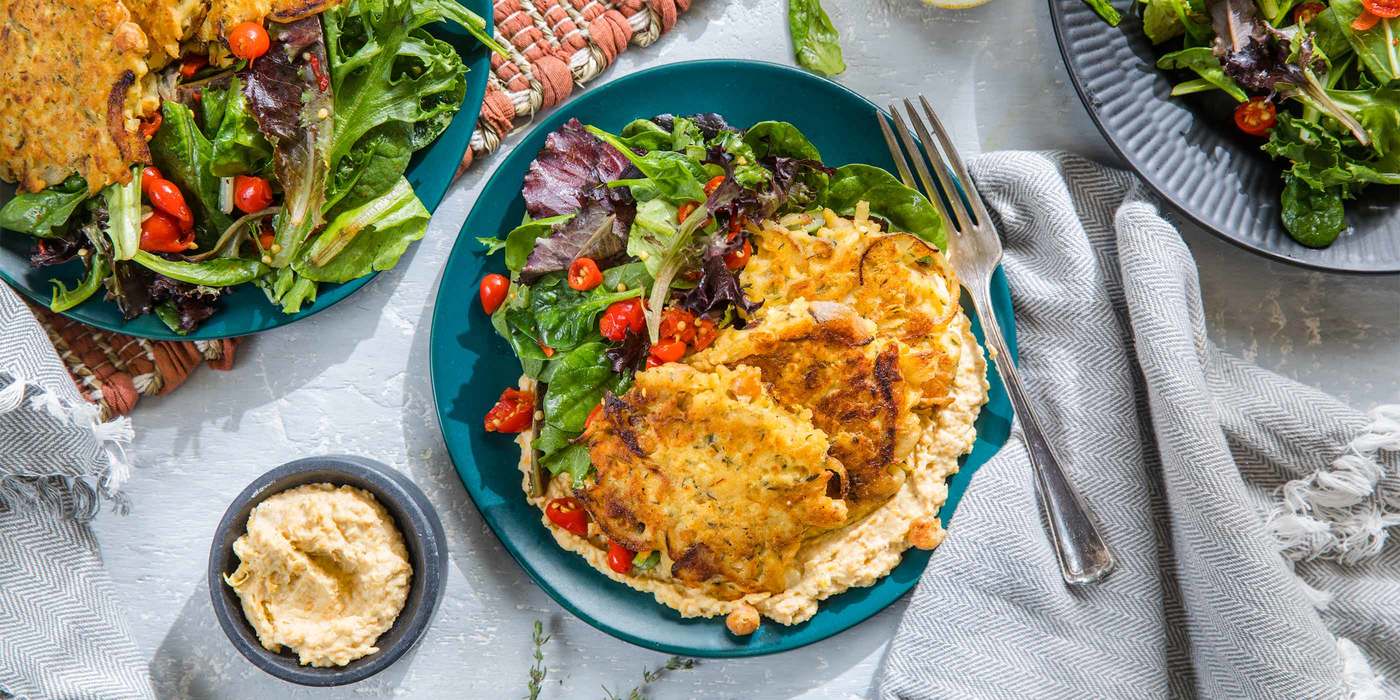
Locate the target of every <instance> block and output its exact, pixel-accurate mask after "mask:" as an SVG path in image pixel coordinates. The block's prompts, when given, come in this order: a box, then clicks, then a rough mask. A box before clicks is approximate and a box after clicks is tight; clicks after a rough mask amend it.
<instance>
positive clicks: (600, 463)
mask: <svg viewBox="0 0 1400 700" xmlns="http://www.w3.org/2000/svg"><path fill="white" fill-rule="evenodd" d="M588 442H589V455H590V456H591V457H592V460H593V464H594V466H595V467H596V468H597V476H596V479H595V480H594V481H593V482H592V483H590V484H588V485H586V486H585V488H582V489H579V490H577V495H578V497H579V498H580V499H581V500H582V501H583V502H584V504H585V506H586V507H587V508H588V510H589V512H590V513H591V514H592V515H593V518H594V520H595V521H596V522H597V523H598V526H599V527H601V528H602V530H603V531H604V532H605V533H606V534H607V535H608V537H610V538H611V539H613V540H615V541H617V542H620V543H622V544H623V545H624V546H626V547H627V548H628V549H631V550H633V551H650V550H659V551H661V552H664V553H665V554H666V559H664V560H663V561H666V560H669V561H670V562H671V569H670V570H671V575H672V576H673V577H675V578H677V579H679V580H681V581H684V582H686V583H687V584H689V585H692V586H694V587H697V588H702V589H705V590H707V591H708V592H710V593H711V594H712V595H714V596H716V597H718V598H722V599H725V600H733V599H735V598H738V597H740V596H742V595H744V594H746V593H753V592H759V591H767V592H770V593H776V592H778V591H782V590H783V589H785V588H786V587H787V586H788V585H789V584H790V583H791V582H792V581H794V580H796V579H797V578H798V577H799V576H800V574H801V572H800V571H798V570H795V568H794V567H795V562H796V554H797V550H798V547H799V545H801V543H802V541H803V539H804V537H805V536H806V535H807V534H808V533H809V532H812V531H816V530H821V529H825V528H830V527H835V526H837V525H840V524H841V523H842V522H844V521H845V519H846V506H845V504H844V503H843V502H842V501H841V500H840V499H839V498H833V495H838V496H839V494H830V493H828V491H829V490H830V489H833V488H836V487H837V486H838V485H839V484H840V483H841V481H842V480H844V479H845V470H844V469H843V468H842V466H841V464H840V463H838V462H837V461H836V460H834V459H832V458H831V457H830V456H829V454H828V452H829V449H830V446H831V445H830V442H829V441H828V439H827V436H826V435H825V434H824V433H823V432H822V431H821V430H818V429H817V428H815V427H814V426H813V425H812V423H811V419H810V414H808V413H807V412H806V411H802V410H800V409H790V408H785V407H783V406H781V405H779V404H778V403H776V402H775V401H774V400H773V397H772V396H771V395H769V394H768V392H767V391H766V390H765V389H764V388H763V385H762V382H761V381H760V377H759V371H758V370H757V369H755V368H752V367H740V368H737V369H728V368H723V367H720V368H716V369H715V371H713V372H700V371H697V370H695V369H694V368H692V367H689V366H687V365H682V364H669V365H664V366H662V367H657V368H654V369H650V370H647V371H645V372H641V373H639V374H638V375H637V377H636V385H635V386H634V387H633V388H632V389H631V390H629V391H628V392H627V393H626V394H624V395H622V396H620V397H609V398H608V399H606V400H605V401H604V410H603V414H602V417H601V419H599V420H597V421H596V422H595V424H594V426H593V428H592V430H591V431H590V432H589V440H588Z"/></svg>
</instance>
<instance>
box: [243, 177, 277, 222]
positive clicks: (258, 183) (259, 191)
mask: <svg viewBox="0 0 1400 700" xmlns="http://www.w3.org/2000/svg"><path fill="white" fill-rule="evenodd" d="M233 206H235V207H238V211H241V212H243V213H244V214H252V213H253V212H258V211H262V210H264V209H266V208H268V207H270V206H272V185H271V184H270V183H269V182H268V181H267V180H265V179H263V178H260V177H258V176H257V175H235V176H234V177H233Z"/></svg>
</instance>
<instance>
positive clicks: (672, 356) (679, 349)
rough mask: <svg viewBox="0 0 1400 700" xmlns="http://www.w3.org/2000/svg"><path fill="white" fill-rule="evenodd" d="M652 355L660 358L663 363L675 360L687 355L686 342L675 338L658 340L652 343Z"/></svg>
mask: <svg viewBox="0 0 1400 700" xmlns="http://www.w3.org/2000/svg"><path fill="white" fill-rule="evenodd" d="M651 357H655V358H656V359H657V360H660V361H661V363H662V364H665V363H667V362H675V361H676V360H679V359H681V358H682V357H685V343H683V342H681V341H679V340H675V339H670V340H665V339H663V340H658V341H656V342H655V343H652V345H651Z"/></svg>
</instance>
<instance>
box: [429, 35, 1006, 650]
mask: <svg viewBox="0 0 1400 700" xmlns="http://www.w3.org/2000/svg"><path fill="white" fill-rule="evenodd" d="M666 112H670V113H674V114H693V113H696V112H718V113H720V114H722V115H724V116H725V118H726V119H728V120H729V122H730V123H731V124H734V125H735V126H748V125H750V124H753V123H755V122H758V121H762V120H765V119H776V120H783V121H789V122H792V123H793V124H795V125H797V127H798V128H800V129H802V131H803V132H804V133H806V134H807V136H808V137H809V138H810V139H811V140H812V142H813V143H815V144H816V146H817V148H819V149H820V150H821V152H822V156H823V160H824V161H825V162H826V163H827V164H828V165H832V166H836V165H842V164H846V163H854V162H861V163H870V164H873V165H877V166H880V167H883V168H886V169H889V170H891V171H893V170H894V164H893V162H891V161H890V158H889V155H888V153H887V152H886V150H885V144H884V141H883V139H882V138H881V136H880V132H879V131H878V128H877V127H876V125H875V116H874V115H875V112H876V107H875V105H873V104H871V103H870V102H869V101H867V100H866V99H864V98H863V97H861V96H859V95H857V94H855V93H854V92H851V91H850V90H847V89H846V88H844V87H842V86H840V85H838V84H836V83H834V82H831V81H828V80H824V79H821V78H817V77H815V76H812V75H809V74H807V73H803V72H801V71H798V70H796V69H793V68H788V67H786V66H779V65H774V64H768V63H757V62H752V61H729V60H724V61H696V62H690V63H676V64H671V65H665V66H660V67H657V68H652V69H649V70H644V71H641V72H638V73H633V74H631V75H629V76H626V77H624V78H620V79H618V80H614V81H612V82H610V83H607V84H605V85H603V86H601V87H598V88H594V89H592V90H589V91H588V92H585V93H583V94H582V95H580V96H579V97H578V98H576V99H574V100H571V101H569V102H568V103H567V104H565V105H564V106H563V107H562V108H560V109H559V110H557V111H555V112H554V113H552V114H550V115H549V116H548V117H547V118H545V119H542V120H541V121H540V122H539V123H538V124H536V126H535V128H534V130H533V131H532V132H531V133H530V134H529V135H528V136H527V137H525V138H524V139H523V140H522V141H521V142H520V143H519V144H518V145H516V147H515V149H514V150H513V151H512V152H511V153H510V155H509V156H508V157H506V158H505V159H504V160H502V161H501V162H500V163H499V164H498V167H497V169H496V173H495V174H494V175H493V176H492V177H491V179H490V180H489V181H488V182H487V183H486V186H485V188H484V189H483V190H482V192H481V195H480V197H479V198H478V199H477V202H476V206H475V207H474V208H473V209H472V212H471V215H470V216H468V217H467V221H466V224H465V225H464V226H463V228H462V233H461V235H460V236H459V237H458V239H457V244H456V247H454V248H453V250H452V255H451V257H450V258H449V259H448V261H447V266H446V268H445V269H444V270H443V273H442V280H441V282H440V286H439V289H438V294H437V302H436V308H435V309H434V311H433V327H432V338H431V340H430V341H429V345H430V348H431V357H430V360H429V364H430V367H431V370H432V385H433V395H434V398H435V400H436V403H437V415H438V421H439V423H440V425H441V427H442V432H443V437H444V439H445V440H446V442H447V449H448V452H449V453H450V454H451V456H452V460H453V462H454V463H455V465H456V467H457V472H458V473H459V474H460V475H461V477H462V483H464V484H465V485H466V487H467V492H468V493H469V494H470V495H471V497H472V500H473V501H475V503H476V506H477V508H478V509H479V510H480V511H481V515H482V517H483V518H485V519H486V522H487V524H489V525H490V526H491V529H492V530H494V531H495V533H496V535H497V536H498V537H500V539H501V542H502V543H503V544H504V545H505V547H506V549H507V550H508V551H509V552H510V553H511V555H512V556H514V557H515V559H516V561H518V562H520V566H521V567H523V568H524V569H525V571H526V572H527V573H528V574H529V575H530V577H531V578H533V579H534V580H535V582H536V583H538V584H539V585H540V587H541V588H543V589H544V590H545V591H546V592H548V593H549V594H550V595H551V596H553V597H554V599H555V600H556V601H558V602H559V604H560V605H562V606H564V607H565V608H567V609H568V610H569V611H570V612H572V613H574V614H575V615H578V616H579V617H580V618H582V619H583V620H584V621H586V622H588V623H589V624H591V625H593V626H594V627H597V628H598V629H601V630H603V631H605V632H607V633H609V634H611V635H613V636H616V637H618V638H620V639H624V640H626V641H628V642H632V643H633V644H637V645H640V646H643V647H647V648H649V649H655V650H657V651H662V652H666V653H671V654H682V655H687V656H706V657H734V656H756V655H759V654H771V653H774V652H779V651H785V650H788V649H794V648H797V647H800V646H803V645H806V644H811V643H812V642H815V641H818V640H821V639H825V638H827V637H830V636H832V635H834V634H836V633H838V632H841V631H842V630H845V629H848V628H850V627H851V626H853V625H855V624H857V623H859V622H861V621H862V620H865V619H867V618H869V617H870V616H872V615H874V614H875V613H877V612H879V611H880V610H882V609H883V608H885V607H886V606H888V605H889V604H890V603H893V602H894V601H895V600H897V599H898V598H899V597H900V596H901V595H903V594H904V593H905V592H907V591H908V590H909V589H910V588H912V587H913V586H914V583H915V582H916V581H918V578H919V574H920V573H921V572H923V570H924V566H925V564H927V563H928V559H929V553H928V552H921V551H918V550H912V549H911V550H909V552H908V553H906V554H905V556H904V561H903V562H902V563H900V565H899V566H898V567H896V568H895V570H894V571H893V572H892V573H891V574H890V575H889V576H887V577H885V578H883V579H880V581H879V582H878V583H876V584H875V585H874V586H871V587H869V588H857V589H853V590H850V591H847V592H846V593H842V594H841V595H838V596H834V597H832V598H830V599H828V600H826V601H824V602H823V603H822V605H821V610H820V611H819V612H818V613H817V614H816V616H815V617H813V618H812V619H811V620H808V621H807V622H804V623H802V624H799V625H794V626H792V627H784V626H783V625H779V624H777V623H775V622H772V621H765V622H764V623H763V626H761V627H760V628H759V629H758V631H757V632H755V633H754V634H752V635H750V636H748V637H735V636H733V635H731V634H729V633H728V632H727V631H726V629H725V626H724V620H723V619H719V618H716V619H704V618H694V619H685V618H682V617H681V616H680V614H679V613H677V612H675V611H674V610H672V609H670V608H667V607H665V606H663V605H661V604H660V603H657V602H656V601H655V600H654V599H653V598H652V597H651V596H650V595H648V594H645V593H640V592H638V591H634V590H632V589H630V588H627V587H625V586H623V585H621V584H618V583H615V582H613V581H612V580H610V579H608V578H607V577H605V576H603V575H602V574H600V573H598V572H596V571H594V570H593V569H591V568H589V566H588V565H587V564H586V563H584V561H583V559H581V558H580V557H578V556H577V555H575V554H573V553H571V552H567V551H565V550H563V549H561V548H560V547H559V546H558V545H557V544H555V542H554V539H553V537H551V536H550V534H549V533H548V532H547V531H546V530H545V528H544V526H543V525H541V524H540V515H539V512H538V511H536V510H535V509H534V508H533V507H532V506H530V505H529V504H528V503H526V501H525V497H524V494H523V493H522V492H521V489H520V472H519V471H518V470H517V469H516V464H517V462H518V460H519V456H520V450H519V448H518V447H516V445H515V443H514V442H513V441H511V440H510V439H509V438H506V437H503V436H501V435H495V434H491V435H488V434H486V433H485V431H484V430H483V428H482V420H483V418H484V416H485V414H486V411H487V410H488V409H490V407H491V405H492V404H493V403H494V402H495V400H496V397H497V396H498V395H499V394H500V392H501V389H502V388H503V387H505V386H508V385H514V383H515V381H516V378H517V377H519V376H520V365H519V363H518V362H517V361H516V359H515V357H514V355H512V354H511V351H510V348H509V347H508V346H507V345H506V343H505V341H503V340H501V339H500V338H499V337H497V336H496V334H495V333H494V331H493V330H492V328H491V319H490V318H489V317H488V316H486V314H485V313H483V312H482V310H481V305H480V304H479V303H478V302H477V294H476V289H477V283H478V282H479V281H480V280H481V277H482V276H483V275H485V274H487V273H490V272H504V271H505V269H504V265H503V263H502V262H501V259H500V257H499V256H497V257H495V258H492V259H491V260H489V261H488V260H487V259H486V258H484V257H483V256H482V255H481V245H480V244H478V243H477V242H476V240H475V239H476V237H477V236H496V235H502V234H504V233H505V232H507V231H509V230H510V229H512V228H514V226H515V224H516V223H518V222H519V221H520V219H521V215H522V214H523V212H524V208H525V204H524V201H523V200H522V199H521V197H520V185H521V181H522V179H523V178H524V176H525V171H526V169H527V168H528V167H529V165H530V161H531V160H533V159H534V157H535V154H536V153H538V152H539V150H540V148H541V146H543V145H544V140H545V137H546V136H547V135H548V134H549V133H550V132H552V131H554V130H555V129H557V128H559V126H560V125H561V124H563V123H564V122H565V121H567V120H568V119H570V118H572V117H577V118H578V119H579V120H580V121H582V122H584V123H585V124H596V125H598V126H600V127H602V128H604V129H608V130H611V131H614V132H616V131H618V130H620V129H621V128H622V127H623V126H624V125H625V124H627V122H629V121H631V120H632V119H635V118H638V117H651V116H654V115H657V114H661V113H666ZM992 295H993V299H994V301H995V303H996V306H997V313H998V314H999V315H1000V317H1001V318H1002V319H1003V324H1004V327H1005V331H1006V336H1007V342H1008V344H1009V345H1010V346H1011V348H1012V350H1013V353H1014V351H1015V347H1016V332H1015V328H1014V327H1013V326H1012V323H1011V319H1012V312H1011V296H1010V292H1009V290H1008V289H1007V286H1006V280H1005V278H1004V277H1003V276H1002V274H1001V272H1000V271H998V273H997V276H996V279H995V282H994V285H993V290H992ZM974 327H975V331H976V333H977V338H978V340H979V341H980V340H981V339H982V330H981V327H980V326H977V325H976V322H975V321H974ZM989 379H990V381H991V385H992V387H991V397H990V400H989V401H988V403H987V405H986V407H984V408H983V409H982V413H981V415H980V416H979V417H978V420H977V444H976V447H975V448H974V449H973V451H972V454H970V455H968V456H967V457H966V458H965V459H964V460H963V465H962V469H961V470H960V471H959V472H958V474H957V475H956V476H955V477H953V479H952V481H951V482H950V484H949V490H948V501H947V504H946V505H945V506H944V507H943V511H942V517H943V522H944V524H945V525H946V524H947V523H948V521H949V520H950V519H951V518H952V516H953V512H954V510H955V509H956V508H957V505H958V500H959V499H960V498H962V495H963V492H964V491H965V490H966V489H967V485H968V482H969V481H970V480H971V479H972V475H973V474H974V473H975V472H976V471H977V468H978V467H979V466H981V465H982V464H984V463H985V462H986V461H987V460H988V459H990V458H991V456H992V455H993V454H995V453H996V451H997V450H998V449H999V448H1000V447H1001V446H1002V445H1003V444H1005V442H1006V438H1007V434H1008V432H1009V430H1010V427H1011V418H1012V410H1011V404H1010V402H1009V401H1008V399H1007V396H1006V391H1005V389H1004V388H1003V387H1002V383H1001V379H1000V377H998V376H997V375H996V372H995V371H994V370H993V371H990V372H989ZM952 536H953V537H957V531H956V530H954V531H953V533H952Z"/></svg>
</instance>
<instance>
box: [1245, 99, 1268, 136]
mask: <svg viewBox="0 0 1400 700" xmlns="http://www.w3.org/2000/svg"><path fill="white" fill-rule="evenodd" d="M1277 122H1278V109H1277V108H1276V107H1274V103H1272V102H1270V101H1269V100H1268V99H1267V98H1264V97H1251V98H1250V99H1249V101H1248V102H1245V103H1244V104H1241V105H1240V106H1238V107H1236V108H1235V126H1238V127H1239V128H1240V131H1243V132H1244V133H1246V134H1249V135H1250V136H1268V135H1269V132H1270V131H1271V130H1273V128H1274V124H1275V123H1277Z"/></svg>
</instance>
